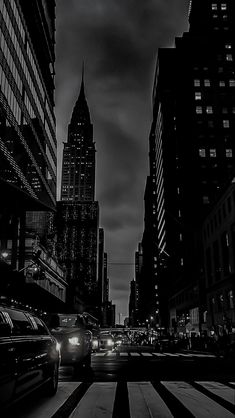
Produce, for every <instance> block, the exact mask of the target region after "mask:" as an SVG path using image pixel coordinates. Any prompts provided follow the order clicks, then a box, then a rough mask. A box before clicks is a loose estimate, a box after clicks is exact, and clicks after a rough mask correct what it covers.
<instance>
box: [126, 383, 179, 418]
mask: <svg viewBox="0 0 235 418" xmlns="http://www.w3.org/2000/svg"><path fill="white" fill-rule="evenodd" d="M127 387H128V393H129V405H130V416H131V417H132V418H150V417H151V418H157V417H161V418H173V415H172V414H171V412H170V410H169V409H168V407H167V406H166V404H165V402H164V401H163V400H162V398H161V397H160V396H159V394H158V393H157V392H156V391H155V389H154V388H153V386H152V385H151V383H150V382H128V383H127Z"/></svg>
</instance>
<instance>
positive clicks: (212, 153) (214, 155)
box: [210, 148, 216, 158]
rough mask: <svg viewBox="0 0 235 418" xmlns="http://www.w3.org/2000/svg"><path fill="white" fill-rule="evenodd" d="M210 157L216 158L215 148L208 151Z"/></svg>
mask: <svg viewBox="0 0 235 418" xmlns="http://www.w3.org/2000/svg"><path fill="white" fill-rule="evenodd" d="M210 157H212V158H215V157H216V149H215V148H211V149H210Z"/></svg>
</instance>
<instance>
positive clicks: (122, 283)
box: [56, 0, 188, 313]
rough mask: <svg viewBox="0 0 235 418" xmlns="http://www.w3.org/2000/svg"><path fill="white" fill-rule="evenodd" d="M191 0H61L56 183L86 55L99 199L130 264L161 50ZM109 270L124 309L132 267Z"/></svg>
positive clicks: (111, 248) (111, 239) (118, 250)
mask: <svg viewBox="0 0 235 418" xmlns="http://www.w3.org/2000/svg"><path fill="white" fill-rule="evenodd" d="M187 5H188V0H67V1H64V0H57V32H56V35H57V38H56V114H57V138H58V157H59V162H58V185H60V179H61V152H62V141H66V140H67V126H68V123H69V120H70V117H71V113H72V109H73V106H74V104H75V101H76V99H77V96H78V93H79V88H80V80H81V69H82V62H83V60H85V88H86V96H87V100H88V104H89V108H90V113H91V118H92V122H93V125H94V140H95V141H96V149H97V155H96V161H97V179H96V198H97V200H99V203H100V212H101V213H100V220H101V225H102V226H103V227H104V229H105V239H106V250H107V252H108V257H109V260H111V261H112V260H118V261H122V260H125V261H127V262H129V263H133V262H134V253H135V249H136V248H137V245H138V242H139V241H140V240H141V236H142V232H143V196H144V187H145V180H146V176H147V174H148V135H149V129H150V123H151V90H152V83H153V76H154V67H155V62H156V55H157V49H158V47H171V46H173V45H174V38H175V36H179V35H181V34H182V32H183V30H186V28H187ZM58 189H59V186H58ZM58 194H59V193H58ZM109 276H110V285H111V298H112V299H113V302H114V303H116V304H117V312H122V313H127V306H128V296H129V282H130V280H131V279H132V278H133V276H134V266H132V265H129V266H127V265H125V266H123V265H119V266H118V265H113V264H109Z"/></svg>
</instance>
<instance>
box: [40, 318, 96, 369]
mask: <svg viewBox="0 0 235 418" xmlns="http://www.w3.org/2000/svg"><path fill="white" fill-rule="evenodd" d="M47 324H48V327H49V329H50V331H51V333H52V334H53V335H54V337H55V338H56V339H57V341H58V343H59V346H60V352H61V365H64V366H73V368H74V371H75V372H78V371H80V369H81V367H83V366H85V367H90V366H91V353H92V333H91V331H90V330H89V329H87V324H86V321H85V317H84V315H82V314H76V313H54V314H51V315H49V317H48V318H47Z"/></svg>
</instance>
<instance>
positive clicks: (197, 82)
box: [194, 79, 200, 87]
mask: <svg viewBox="0 0 235 418" xmlns="http://www.w3.org/2000/svg"><path fill="white" fill-rule="evenodd" d="M194 86H195V87H200V80H198V79H196V80H194Z"/></svg>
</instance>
